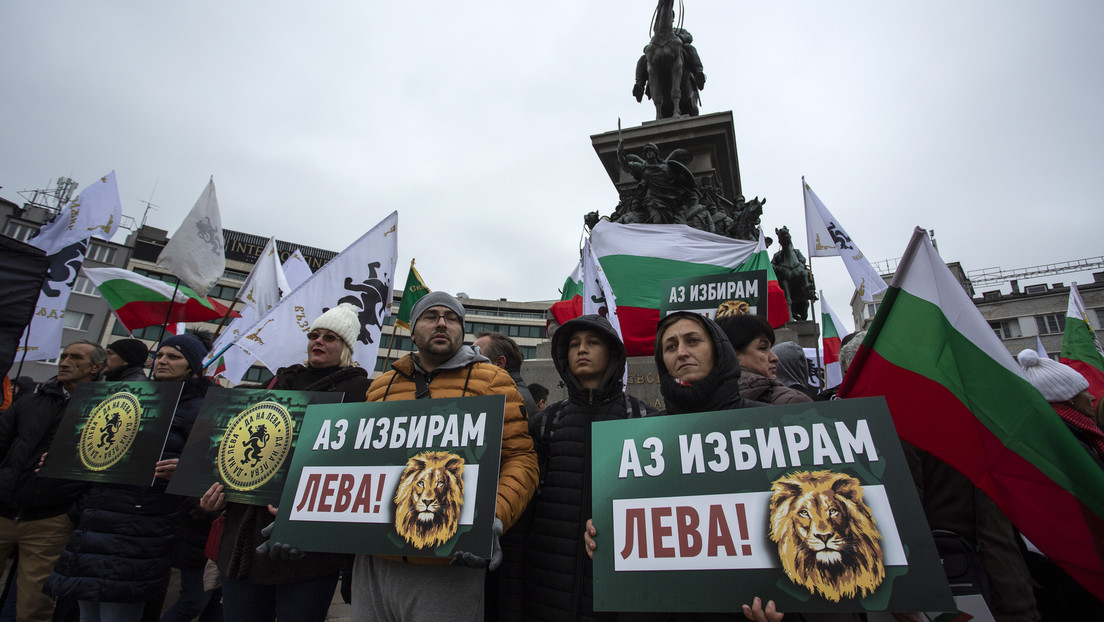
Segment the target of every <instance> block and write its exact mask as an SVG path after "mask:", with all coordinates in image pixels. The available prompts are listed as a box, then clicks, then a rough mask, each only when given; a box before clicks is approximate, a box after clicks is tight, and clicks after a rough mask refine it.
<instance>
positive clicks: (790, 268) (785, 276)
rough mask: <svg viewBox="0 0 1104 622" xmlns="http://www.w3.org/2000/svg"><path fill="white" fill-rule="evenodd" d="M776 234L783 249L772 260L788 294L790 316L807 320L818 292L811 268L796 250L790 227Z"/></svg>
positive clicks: (779, 282)
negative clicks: (814, 286)
mask: <svg viewBox="0 0 1104 622" xmlns="http://www.w3.org/2000/svg"><path fill="white" fill-rule="evenodd" d="M774 232H775V233H776V234H778V244H779V245H780V246H781V247H782V248H781V250H779V251H778V252H777V253H775V254H774V257H773V258H771V265H772V266H774V273H775V275H776V276H777V277H778V284H779V285H780V286H781V287H782V291H783V292H785V293H786V302H787V303H789V305H790V316H792V317H793V319H795V320H799V321H803V320H807V319H809V303H810V302H812V301H814V300H816V292H815V291H814V289H813V283H812V278H811V275H810V272H809V268H808V267H807V266H806V265H805V256H804V255H802V254H801V251H799V250H797V249H796V248H794V245H793V239H792V238H791V237H790V229H789V228H788V227H785V226H784V227H782V228H781V229H775V230H774Z"/></svg>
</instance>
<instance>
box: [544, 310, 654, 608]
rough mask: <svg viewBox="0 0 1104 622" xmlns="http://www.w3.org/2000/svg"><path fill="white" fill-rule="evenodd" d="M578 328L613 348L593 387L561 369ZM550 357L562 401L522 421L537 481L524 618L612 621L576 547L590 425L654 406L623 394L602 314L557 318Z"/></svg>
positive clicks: (612, 336)
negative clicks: (597, 602) (597, 603)
mask: <svg viewBox="0 0 1104 622" xmlns="http://www.w3.org/2000/svg"><path fill="white" fill-rule="evenodd" d="M579 330H594V331H598V332H600V333H602V334H604V335H606V341H607V342H608V343H610V344H612V345H613V348H611V353H610V362H609V365H608V366H607V368H606V373H605V376H604V378H603V379H602V383H601V387H600V388H598V389H594V390H590V389H585V388H583V387H582V386H581V385H580V384H579V381H578V380H577V379H576V378H575V376H574V375H573V374H572V373H571V371H570V369H569V368H568V361H567V345H568V342H569V341H570V338H571V335H572V334H573V333H575V332H578V331H579ZM552 360H553V362H554V363H555V365H556V371H558V372H559V374H560V377H561V378H563V380H564V382H565V384H567V390H568V398H567V399H566V400H563V401H561V402H557V403H556V404H552V405H551V406H548V407H547V408H545V409H544V410H543V411H541V412H540V413H539V414H538V415H537V416H535V417H533V418H532V419H531V420H530V422H529V434H530V436H532V437H533V444H534V445H535V446H536V449H537V453H538V455H539V457H540V462H541V484H540V488H539V489H538V490H537V494H536V496H535V497H534V498H533V501H532V503H531V504H530V511H531V512H532V514H533V517H532V518H533V522H532V526H531V530H530V533H529V538H528V542H527V546H526V551H527V554H526V558H525V586H526V592H525V603H524V605H525V608H526V611H525V614H526V615H525V619H528V620H616V619H617V614H612V613H595V612H594V602H593V587H592V586H593V581H592V572H593V564H592V562H591V560H590V558H589V557H588V556H587V554H586V551H585V549H584V548H583V529H584V528H585V526H586V521H587V519H588V518H590V517H591V502H590V496H591V493H590V475H591V465H590V424H591V423H592V422H594V421H607V420H611V419H625V418H628V417H639V416H642V415H644V414H654V412H655V411H654V410H653V409H650V408H648V407H647V405H646V404H643V403H641V402H639V401H637V400H635V399H633V398H628V397H627V396H626V395H625V392H624V389H623V387H622V384H621V382H622V378H623V377H624V372H625V347H624V345H623V344H622V343H621V341H620V340H619V339H618V337H617V333H615V332H614V330H613V327H612V326H611V325H610V323H609V321H607V320H606V319H605V318H602V317H600V316H596V315H585V316H581V317H578V318H575V319H573V320H570V321H568V322H566V323H564V325H563V326H561V327H560V328H559V329H557V330H556V333H555V334H554V335H553V336H552Z"/></svg>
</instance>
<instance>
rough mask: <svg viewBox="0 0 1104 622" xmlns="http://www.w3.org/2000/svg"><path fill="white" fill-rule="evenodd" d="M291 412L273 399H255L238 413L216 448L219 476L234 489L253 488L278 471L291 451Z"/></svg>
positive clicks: (259, 485) (258, 486)
mask: <svg viewBox="0 0 1104 622" xmlns="http://www.w3.org/2000/svg"><path fill="white" fill-rule="evenodd" d="M291 426H292V422H291V415H290V414H288V411H287V409H286V408H284V407H283V406H281V405H280V404H277V403H276V402H257V403H256V404H254V405H252V406H250V407H249V408H247V409H245V410H243V411H241V412H240V413H238V414H237V415H236V416H235V417H234V419H233V420H231V421H230V425H228V426H227V427H226V434H224V435H223V436H222V442H221V443H219V450H218V468H219V475H221V476H222V479H223V481H225V482H226V485H227V486H229V487H230V488H233V489H234V490H255V489H257V488H260V487H261V486H262V485H263V484H264V483H265V482H267V481H268V480H270V479H272V476H273V475H275V474H276V472H277V471H279V470H280V465H282V464H283V463H284V460H285V459H287V457H288V454H290V453H291Z"/></svg>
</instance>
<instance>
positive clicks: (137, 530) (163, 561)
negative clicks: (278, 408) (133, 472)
mask: <svg viewBox="0 0 1104 622" xmlns="http://www.w3.org/2000/svg"><path fill="white" fill-rule="evenodd" d="M210 386H211V383H210V381H209V380H207V379H205V378H190V379H188V380H186V381H185V382H184V390H183V393H181V396H180V401H179V402H178V403H177V407H176V414H175V415H174V416H173V421H172V425H171V426H170V428H169V435H168V438H167V439H166V441H165V449H164V451H163V452H162V453H161V458H162V459H168V458H178V457H180V452H181V450H182V449H183V448H184V442H185V441H186V440H187V438H188V434H189V433H190V432H191V430H192V424H193V423H195V418H196V415H197V414H198V413H199V407H200V405H201V404H202V403H203V396H204V395H205V394H206V393H207V389H208V388H209V387H210ZM151 467H152V465H151ZM151 476H152V468H151ZM167 484H168V483H167V482H166V481H165V480H162V479H158V480H157V481H156V482H155V483H154V484H153V485H152V486H124V485H120V484H95V485H93V486H92V487H91V489H90V490H89V491H88V494H87V495H86V496H85V497H84V498H83V499H81V501H80V519H79V521H78V523H77V529H76V531H74V532H73V535H72V536H70V537H69V541H68V542H67V543H66V544H65V551H64V552H63V553H62V554H61V557H60V558H58V563H57V566H56V567H55V568H54V573H53V574H52V575H50V578H49V579H48V580H47V581H46V586H45V588H43V591H44V592H46V593H47V594H50V595H52V596H53V597H54V598H67V597H68V598H74V599H77V600H91V601H95V602H140V601H146V600H149V599H151V598H153V597H155V596H158V595H159V594H161V593H162V592H164V591H165V588H166V586H167V585H168V580H169V569H170V567H171V565H172V557H173V552H174V549H175V546H176V539H177V533H178V531H179V529H180V504H181V497H178V496H176V495H170V494H167V493H166V492H165V487H166V486H167Z"/></svg>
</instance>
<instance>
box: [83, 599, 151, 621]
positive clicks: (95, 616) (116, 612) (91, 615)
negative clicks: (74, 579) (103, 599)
mask: <svg viewBox="0 0 1104 622" xmlns="http://www.w3.org/2000/svg"><path fill="white" fill-rule="evenodd" d="M145 606H146V603H141V602H139V603H97V602H94V601H91V600H82V601H80V622H141V620H142V609H144V608H145Z"/></svg>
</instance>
